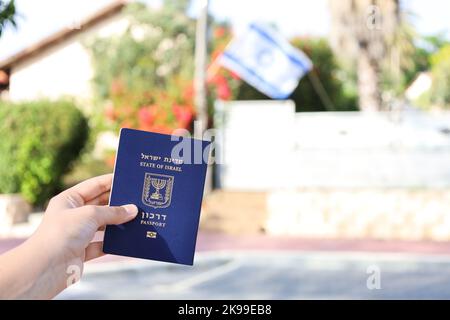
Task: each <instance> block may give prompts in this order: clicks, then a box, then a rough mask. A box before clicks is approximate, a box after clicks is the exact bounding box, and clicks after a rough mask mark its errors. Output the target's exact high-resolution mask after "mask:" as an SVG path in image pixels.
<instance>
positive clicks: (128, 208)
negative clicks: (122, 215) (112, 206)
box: [122, 204, 138, 216]
mask: <svg viewBox="0 0 450 320" xmlns="http://www.w3.org/2000/svg"><path fill="white" fill-rule="evenodd" d="M122 208H124V209H125V210H126V211H127V214H128V215H130V216H135V215H137V213H138V208H137V207H136V206H135V205H134V204H126V205H124V206H122Z"/></svg>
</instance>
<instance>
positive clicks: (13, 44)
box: [0, 0, 450, 60]
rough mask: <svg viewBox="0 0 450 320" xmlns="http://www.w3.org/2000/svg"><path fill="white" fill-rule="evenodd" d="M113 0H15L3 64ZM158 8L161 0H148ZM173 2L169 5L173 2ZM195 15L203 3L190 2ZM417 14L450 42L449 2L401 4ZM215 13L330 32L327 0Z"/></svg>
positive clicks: (243, 1)
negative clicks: (14, 24)
mask: <svg viewBox="0 0 450 320" xmlns="http://www.w3.org/2000/svg"><path fill="white" fill-rule="evenodd" d="M112 1H113V0H64V1H61V0H39V1H36V0H16V3H17V7H18V11H19V13H20V16H19V17H18V24H19V28H18V30H13V29H7V30H5V32H4V34H3V36H2V38H1V39H0V60H2V59H5V58H7V57H8V56H10V55H12V54H13V53H15V52H17V51H19V50H21V49H23V48H25V47H27V46H29V45H31V44H33V43H35V42H37V41H39V40H41V39H42V38H44V37H45V36H48V35H50V34H52V33H53V32H56V31H57V30H59V29H61V28H63V27H66V26H70V25H73V24H74V23H76V21H77V20H79V19H80V18H83V17H86V16H89V15H91V14H92V13H94V12H95V11H97V10H98V9H100V8H101V7H103V6H105V5H107V4H108V3H110V2H112ZM145 1H146V2H148V3H149V4H150V5H153V6H157V5H160V3H161V0H145ZM169 1H170V0H169ZM192 1H193V3H192V6H191V9H190V14H191V15H193V16H195V14H196V12H197V11H198V8H199V3H200V2H201V0H192ZM402 2H403V4H404V6H405V7H406V8H407V10H408V11H409V12H411V13H413V16H412V22H413V24H414V26H415V27H416V29H417V30H418V32H419V33H420V34H436V33H438V32H446V35H447V37H449V38H450V31H449V30H450V18H449V12H450V1H448V0H403V1H402ZM210 11H211V14H212V15H213V16H214V17H215V18H216V19H218V20H228V21H230V22H231V23H232V25H233V27H234V28H235V29H236V31H237V32H239V30H241V29H243V28H244V27H245V26H246V25H247V24H248V23H249V22H251V21H253V20H257V21H267V22H274V23H276V24H277V25H278V27H279V28H280V30H281V31H282V32H283V33H284V34H285V35H286V36H293V35H320V36H326V35H327V34H328V32H329V28H330V23H329V19H330V17H329V12H328V0H314V1H312V0H210Z"/></svg>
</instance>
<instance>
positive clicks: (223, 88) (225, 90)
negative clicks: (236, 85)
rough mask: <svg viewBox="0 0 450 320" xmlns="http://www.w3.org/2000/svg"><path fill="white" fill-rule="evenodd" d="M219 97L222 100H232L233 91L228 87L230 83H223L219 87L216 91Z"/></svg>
mask: <svg viewBox="0 0 450 320" xmlns="http://www.w3.org/2000/svg"><path fill="white" fill-rule="evenodd" d="M216 92H217V96H218V98H219V99H221V100H230V99H231V89H230V87H229V86H228V83H221V84H219V85H218V86H217V89H216Z"/></svg>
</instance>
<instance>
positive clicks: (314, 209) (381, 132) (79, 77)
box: [0, 0, 450, 299]
mask: <svg viewBox="0 0 450 320" xmlns="http://www.w3.org/2000/svg"><path fill="white" fill-rule="evenodd" d="M448 12H450V4H449V3H448V1H445V0H429V1H419V0H410V1H408V0H403V1H399V0H371V1H369V0H319V1H306V0H304V1H303V0H302V1H289V0H278V1H273V0H264V1H261V0H259V1H257V0H251V1H250V0H248V1H247V0H246V1H237V0H236V1H235V0H227V1H225V0H209V1H206V0H191V1H189V0H165V1H162V0H160V1H158V0H147V1H113V0H97V1H72V0H67V1H56V0H42V1H38V2H37V1H31V0H15V1H14V0H2V1H0V137H1V138H0V253H3V252H5V251H7V250H9V249H11V248H13V247H15V246H17V245H18V244H20V243H21V242H23V241H24V240H25V239H26V238H27V237H29V236H30V235H31V234H32V233H33V231H34V230H35V229H36V228H37V226H38V225H39V222H40V220H41V219H42V215H43V211H44V210H45V207H46V204H47V203H48V201H49V199H50V198H51V197H52V196H53V195H55V194H56V193H58V192H59V191H61V190H63V189H65V188H67V187H70V186H72V185H74V184H75V183H77V182H79V181H82V180H84V179H87V178H90V177H92V176H96V175H100V174H104V173H109V172H112V170H113V165H114V159H115V149H116V147H117V143H118V132H119V129H120V128H121V127H130V128H136V129H140V130H147V131H153V132H161V133H168V134H170V133H171V132H173V130H174V129H177V128H183V129H187V130H189V131H190V132H192V133H195V132H194V131H195V130H194V127H196V126H195V125H194V123H195V120H200V121H201V122H199V123H200V125H199V128H200V129H199V130H200V135H201V134H202V132H203V131H205V130H206V129H208V128H209V129H214V132H215V134H216V141H217V142H218V147H217V150H216V151H217V159H218V160H220V161H217V163H216V164H215V165H214V166H211V167H210V170H209V172H210V175H209V179H208V181H209V183H208V186H207V188H206V190H205V196H204V201H203V205H202V213H201V223H200V230H199V235H198V241H197V252H196V258H195V265H194V267H185V266H177V265H171V264H166V263H159V262H151V261H144V260H138V259H131V258H124V257H116V256H106V257H103V258H101V259H98V260H97V261H93V262H90V263H88V264H87V266H86V270H85V277H84V278H83V279H82V281H81V282H80V283H78V284H76V285H74V286H72V287H70V288H69V289H68V290H66V291H65V292H63V293H62V294H61V295H60V296H59V297H58V298H60V299H73V298H81V299H98V298H104V299H114V298H125V299H127V298H128V299H134V298H137V299H158V298H159V299H180V298H181V299H189V298H192V299H221V298H223V299H231V298H234V299H259V298H263V299H316V298H324V299H341V298H355V299H379V298H387V299H391V298H392V299H396V298H425V299H427V298H444V299H446V298H450V242H449V241H450V112H449V110H450V109H449V108H450V33H449V30H450V22H449V17H448ZM254 23H263V24H265V25H266V26H268V27H269V28H270V30H271V31H270V34H269V35H270V39H272V40H270V41H269V42H267V39H268V38H267V37H268V36H266V37H265V41H266V42H264V45H261V48H264V50H266V51H264V50H260V51H258V50H256V49H255V48H259V47H258V46H259V45H260V44H261V43H262V42H261V41H263V40H258V39H257V38H251V37H248V38H245V36H246V35H247V36H248V35H249V34H250V32H251V30H255V29H252V28H251V27H249V26H251V25H252V24H254ZM242 39H244V40H245V41H244V40H242ZM249 39H250V40H249ZM255 39H256V40H255ZM274 39H275V40H274ZM251 41H255V42H254V45H253V42H251ZM258 41H259V42H258ZM230 43H231V44H230ZM267 43H271V44H272V45H273V46H270V45H267ZM245 44H247V46H245ZM249 44H250V45H249ZM239 46H241V47H239ZM236 48H237V49H236ZM241 48H242V50H240V49H241ZM249 48H250V49H249ZM277 48H278V49H277ZM280 48H282V49H283V50H284V51H283V50H282V51H281V52H282V53H283V52H285V51H288V52H291V53H292V52H293V53H292V54H293V55H295V57H298V59H300V61H301V62H303V63H304V66H307V67H305V68H303V70H300V71H298V72H297V73H295V68H296V67H295V65H293V66H291V65H289V63H292V61H293V60H295V59H297V58H295V59H294V58H292V55H289V54H288V55H286V56H283V55H281V56H277V57H279V59H278V58H277V59H278V60H277V59H275V58H274V59H272V60H270V59H269V62H267V59H266V58H267V55H266V56H264V57H263V58H264V59H265V60H264V59H263V58H261V59H262V60H260V61H259V60H258V61H259V62H261V63H259V62H258V61H256V62H255V60H252V59H253V57H255V56H258V57H260V54H262V53H264V54H266V53H267V52H269V56H270V53H271V52H275V51H271V50H279V49H280ZM233 49H234V52H235V53H236V52H237V55H238V56H237V58H236V57H235V60H233V61H234V64H230V63H228V64H227V63H226V61H224V59H223V57H224V56H225V57H226V56H227V53H230V52H231V53H232V50H233ZM252 50H255V52H256V53H255V52H253V51H252ZM267 50H268V51H267ZM283 59H284V60H283ZM298 59H297V60H296V61H298ZM236 61H237V62H236ZM286 61H290V62H286ZM263 62H264V63H263ZM283 63H285V64H283ZM286 63H287V64H286ZM242 66H244V67H245V68H243V67H242ZM267 68H269V69H270V68H272V69H270V71H267V70H269V69H267ZM273 70H275V71H273ZM261 75H262V76H261ZM292 79H294V80H295V81H294V80H292ZM289 86H290V87H292V88H290V89H289V88H288V89H287V91H286V87H289ZM267 87H270V88H272V89H273V90H281V91H282V92H283V95H282V96H280V95H276V94H273V90H272V91H271V90H264V89H265V88H266V89H267ZM197 129H198V128H197ZM197 134H198V132H197ZM119 288H120V289H119ZM118 289H119V290H118Z"/></svg>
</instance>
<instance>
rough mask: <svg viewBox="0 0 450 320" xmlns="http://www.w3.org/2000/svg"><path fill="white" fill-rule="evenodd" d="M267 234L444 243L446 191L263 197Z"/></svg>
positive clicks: (449, 224)
mask: <svg viewBox="0 0 450 320" xmlns="http://www.w3.org/2000/svg"><path fill="white" fill-rule="evenodd" d="M267 211H268V219H267V222H266V230H267V232H268V233H270V234H276V235H295V236H303V237H319V238H374V239H401V240H438V241H445V240H450V190H448V189H424V190H420V189H417V190H408V189H339V190H336V189H334V190H333V189H308V190H297V191H278V192H272V193H269V194H267Z"/></svg>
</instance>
